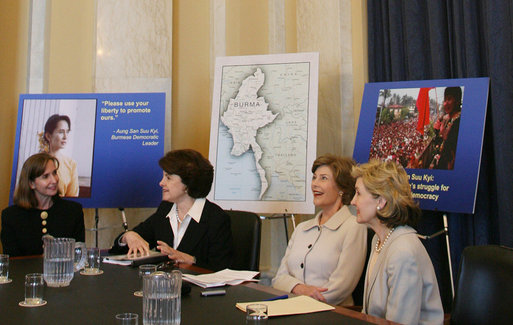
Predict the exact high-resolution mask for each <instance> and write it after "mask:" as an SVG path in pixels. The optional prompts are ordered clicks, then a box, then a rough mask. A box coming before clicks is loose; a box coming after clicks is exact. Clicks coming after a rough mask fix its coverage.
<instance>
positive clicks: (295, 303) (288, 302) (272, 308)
mask: <svg viewBox="0 0 513 325" xmlns="http://www.w3.org/2000/svg"><path fill="white" fill-rule="evenodd" d="M250 304H263V305H267V314H268V315H269V317H271V316H285V315H297V314H309V313H316V312H319V311H326V310H332V309H335V307H333V306H330V305H328V304H325V303H323V302H320V301H318V300H315V299H314V298H311V297H308V296H298V297H294V298H288V299H280V300H273V301H267V300H266V301H253V302H239V303H237V304H236V305H235V306H236V307H237V308H239V309H240V310H242V311H244V312H245V311H246V306H247V305H250Z"/></svg>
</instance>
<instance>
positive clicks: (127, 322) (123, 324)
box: [116, 313, 139, 325]
mask: <svg viewBox="0 0 513 325" xmlns="http://www.w3.org/2000/svg"><path fill="white" fill-rule="evenodd" d="M116 324H118V325H138V324H139V315H137V314H135V313H122V314H117V315H116Z"/></svg>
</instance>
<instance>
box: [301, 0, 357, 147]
mask: <svg viewBox="0 0 513 325" xmlns="http://www.w3.org/2000/svg"><path fill="white" fill-rule="evenodd" d="M297 41H298V52H310V51H312V52H319V107H318V131H317V153H318V154H324V153H328V152H329V153H334V154H341V155H346V156H352V153H353V146H354V134H355V126H354V113H353V68H352V65H353V62H352V36H351V1H350V0H325V1H309V0H298V1H297Z"/></svg>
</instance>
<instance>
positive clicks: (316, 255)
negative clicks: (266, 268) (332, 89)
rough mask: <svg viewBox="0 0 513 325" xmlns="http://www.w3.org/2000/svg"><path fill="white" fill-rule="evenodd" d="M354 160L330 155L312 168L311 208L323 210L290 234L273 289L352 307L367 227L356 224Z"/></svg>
mask: <svg viewBox="0 0 513 325" xmlns="http://www.w3.org/2000/svg"><path fill="white" fill-rule="evenodd" d="M353 166H354V162H353V160H352V159H349V158H343V157H338V156H334V155H324V156H321V157H319V158H317V159H316V160H315V162H314V164H313V167H312V172H313V177H312V192H313V194H314V205H315V206H316V207H319V208H321V209H322V210H321V211H320V212H319V213H318V214H317V215H316V216H315V218H313V219H311V220H308V221H305V222H302V223H301V224H299V225H298V226H297V228H296V230H294V233H293V234H292V238H291V239H290V241H289V245H288V247H287V251H286V252H285V256H284V257H283V259H282V260H281V265H280V268H279V269H278V272H277V273H276V276H275V278H274V279H273V287H275V288H277V289H280V290H283V291H287V292H292V293H294V294H298V295H307V296H310V297H313V298H315V299H317V300H320V301H325V302H328V303H330V304H334V305H337V304H342V305H345V306H347V305H353V304H354V303H353V297H352V292H353V290H354V288H355V287H356V285H357V284H358V280H359V279H360V276H361V274H362V271H363V266H364V265H365V256H366V254H367V228H366V227H365V226H364V225H360V224H358V223H357V222H356V217H355V215H354V214H355V209H354V207H351V206H348V204H349V202H350V201H351V198H352V196H353V194H354V178H353V177H352V176H351V169H352V167H353Z"/></svg>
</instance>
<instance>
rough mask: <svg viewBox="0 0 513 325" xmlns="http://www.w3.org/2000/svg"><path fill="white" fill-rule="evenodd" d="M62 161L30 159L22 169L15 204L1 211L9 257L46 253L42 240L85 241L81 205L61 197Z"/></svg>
mask: <svg viewBox="0 0 513 325" xmlns="http://www.w3.org/2000/svg"><path fill="white" fill-rule="evenodd" d="M59 167H60V166H59V161H58V160H57V158H55V157H54V156H52V155H50V154H48V153H38V154H35V155H32V156H30V157H29V158H28V159H27V160H26V161H25V163H24V164H23V167H22V169H21V173H20V177H19V180H18V184H17V186H16V189H15V192H14V196H13V201H14V205H12V206H9V207H8V208H6V209H4V210H3V211H2V232H1V239H2V245H3V249H4V253H6V254H9V255H10V256H27V255H39V254H42V253H43V243H42V240H41V238H42V237H43V236H44V235H46V234H49V235H52V236H54V237H67V238H74V239H75V240H76V241H81V242H83V241H84V240H85V227H84V213H83V211H82V205H81V204H79V203H76V202H72V201H68V200H65V199H63V198H61V197H60V196H59V195H58V185H57V184H58V183H59V176H58V173H57V170H58V169H59Z"/></svg>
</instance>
